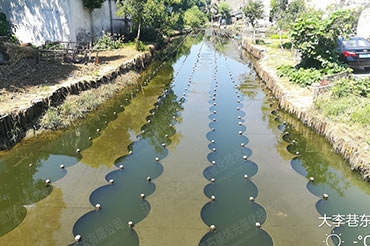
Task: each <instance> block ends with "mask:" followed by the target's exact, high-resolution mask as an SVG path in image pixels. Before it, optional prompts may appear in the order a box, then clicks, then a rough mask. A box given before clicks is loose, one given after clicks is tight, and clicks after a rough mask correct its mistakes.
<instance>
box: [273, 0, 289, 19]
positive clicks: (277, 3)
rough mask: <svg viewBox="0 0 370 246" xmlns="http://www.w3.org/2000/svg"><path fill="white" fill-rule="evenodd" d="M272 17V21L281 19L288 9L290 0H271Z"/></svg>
mask: <svg viewBox="0 0 370 246" xmlns="http://www.w3.org/2000/svg"><path fill="white" fill-rule="evenodd" d="M270 7H271V10H270V18H271V20H272V21H277V20H280V19H281V18H282V17H283V16H284V14H285V12H286V10H287V9H288V0H271V1H270Z"/></svg>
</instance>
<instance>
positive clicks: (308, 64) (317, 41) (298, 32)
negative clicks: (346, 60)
mask: <svg viewBox="0 0 370 246" xmlns="http://www.w3.org/2000/svg"><path fill="white" fill-rule="evenodd" d="M354 20H355V17H354V15H353V12H352V11H350V10H339V11H337V12H334V13H332V14H331V15H330V16H329V17H328V18H322V17H321V16H319V15H318V14H316V13H309V14H305V15H303V16H302V17H299V18H298V19H297V20H296V21H295V22H294V23H293V24H292V26H291V31H290V36H291V40H292V43H293V45H294V47H295V48H297V49H298V50H299V53H300V54H301V64H300V65H301V66H302V67H304V68H312V67H314V68H323V67H326V64H325V63H339V53H338V52H337V50H336V47H337V40H338V37H340V36H347V35H348V34H350V33H352V32H353V30H352V28H351V27H352V24H353V22H354Z"/></svg>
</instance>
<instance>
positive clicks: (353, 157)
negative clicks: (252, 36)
mask: <svg viewBox="0 0 370 246" xmlns="http://www.w3.org/2000/svg"><path fill="white" fill-rule="evenodd" d="M246 48H247V50H249V52H250V53H251V54H253V55H254V56H255V57H257V58H258V59H260V60H259V61H256V71H257V73H258V74H259V76H260V77H262V78H263V80H264V81H265V82H266V84H267V86H268V88H269V89H271V90H272V94H273V95H275V96H276V97H277V98H278V99H279V104H280V106H281V107H282V109H284V110H286V111H288V112H289V113H292V114H294V115H295V116H296V117H298V118H299V119H300V120H302V121H303V122H305V123H306V125H307V126H309V127H312V128H313V129H314V130H315V131H316V132H317V133H319V134H322V135H324V136H325V137H326V138H327V139H328V141H329V142H330V143H331V144H332V146H333V150H334V151H336V152H340V153H341V154H343V157H344V158H346V159H348V160H349V163H350V165H351V169H352V170H356V171H358V172H359V173H360V174H361V175H362V177H363V178H364V179H365V180H370V162H369V160H370V120H369V119H370V79H357V78H355V77H353V76H351V75H350V76H348V77H346V78H343V79H331V81H329V85H328V86H324V87H323V88H322V89H320V95H319V96H317V97H316V96H314V94H315V93H314V90H313V88H312V86H310V84H311V82H309V83H306V82H305V81H302V80H303V79H305V76H301V77H300V76H298V75H296V74H290V75H286V74H282V73H279V67H281V66H294V65H296V64H297V63H298V61H297V59H294V58H295V57H296V56H295V55H294V52H292V51H291V50H282V49H279V48H273V47H268V46H265V45H250V44H249V45H246ZM262 50H263V51H262ZM261 51H262V52H261ZM261 53H262V54H263V55H261ZM304 73H305V74H306V72H304ZM301 75H302V74H301ZM291 76H293V77H295V78H296V79H295V80H291V79H290V77H291ZM311 78H312V77H308V79H311ZM325 79H326V78H325V77H321V75H320V77H319V81H320V80H325Z"/></svg>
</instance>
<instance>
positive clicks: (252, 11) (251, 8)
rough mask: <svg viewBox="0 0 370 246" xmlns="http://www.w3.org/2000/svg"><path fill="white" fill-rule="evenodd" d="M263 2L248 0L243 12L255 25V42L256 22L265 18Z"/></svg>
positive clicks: (254, 34) (254, 38) (254, 37)
mask: <svg viewBox="0 0 370 246" xmlns="http://www.w3.org/2000/svg"><path fill="white" fill-rule="evenodd" d="M263 8H264V6H263V3H262V2H261V1H259V0H248V3H247V5H245V7H244V9H243V12H244V15H245V17H246V18H247V20H248V22H249V23H250V24H251V25H252V27H253V42H256V24H257V21H258V20H260V19H262V18H263V12H264V11H263Z"/></svg>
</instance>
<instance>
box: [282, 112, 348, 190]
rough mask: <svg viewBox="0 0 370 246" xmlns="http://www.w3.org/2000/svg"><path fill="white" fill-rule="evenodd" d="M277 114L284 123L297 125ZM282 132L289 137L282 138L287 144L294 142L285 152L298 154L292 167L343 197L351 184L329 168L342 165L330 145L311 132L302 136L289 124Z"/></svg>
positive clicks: (289, 117)
mask: <svg viewBox="0 0 370 246" xmlns="http://www.w3.org/2000/svg"><path fill="white" fill-rule="evenodd" d="M279 113H280V115H283V116H282V119H284V120H285V121H289V122H292V121H296V123H299V122H297V121H298V120H296V119H294V118H293V117H292V116H290V115H289V114H287V113H284V112H279ZM288 119H289V120H288ZM307 130H309V129H307ZM284 131H285V132H288V133H289V135H286V136H284V139H286V141H287V142H288V143H292V142H293V140H295V142H296V143H295V144H294V145H293V144H291V145H289V146H288V147H287V149H286V150H285V151H287V150H288V151H289V152H290V153H292V154H295V153H296V152H299V153H300V155H299V157H297V159H295V160H293V163H294V165H293V166H295V165H298V166H296V167H295V168H296V169H297V168H298V169H299V166H301V167H303V168H304V170H305V172H306V173H307V178H308V177H314V178H315V183H317V184H326V185H328V186H329V187H331V188H332V189H333V190H335V191H336V192H337V193H338V195H339V196H343V195H344V190H346V189H348V188H349V187H350V186H351V184H350V182H349V181H348V180H345V179H343V178H342V175H338V173H336V172H334V171H333V169H331V168H330V167H332V168H334V169H336V168H337V166H338V164H340V163H343V160H342V158H340V156H339V155H338V154H335V153H332V151H331V146H330V144H329V143H327V142H326V141H325V139H323V138H322V137H320V136H317V135H316V134H312V133H313V132H312V131H311V130H309V131H311V133H310V134H304V132H302V131H297V129H296V128H293V125H292V124H289V123H287V124H286V126H285V127H284ZM278 144H279V143H278ZM278 144H277V145H278ZM276 149H278V147H277V148H276ZM282 151H284V150H282V149H279V152H280V153H281V152H282Z"/></svg>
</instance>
